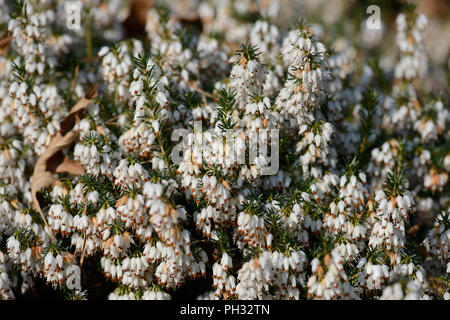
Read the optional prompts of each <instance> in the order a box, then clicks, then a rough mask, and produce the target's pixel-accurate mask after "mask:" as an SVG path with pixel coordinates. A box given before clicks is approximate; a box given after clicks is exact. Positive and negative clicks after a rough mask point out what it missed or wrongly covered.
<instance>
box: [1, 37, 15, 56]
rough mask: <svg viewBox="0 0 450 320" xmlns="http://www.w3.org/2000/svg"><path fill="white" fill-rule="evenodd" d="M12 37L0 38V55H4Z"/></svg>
mask: <svg viewBox="0 0 450 320" xmlns="http://www.w3.org/2000/svg"><path fill="white" fill-rule="evenodd" d="M12 38H13V37H12V36H7V37H3V38H1V39H0V55H2V56H6V54H7V53H8V50H9V47H10V45H11V40H12Z"/></svg>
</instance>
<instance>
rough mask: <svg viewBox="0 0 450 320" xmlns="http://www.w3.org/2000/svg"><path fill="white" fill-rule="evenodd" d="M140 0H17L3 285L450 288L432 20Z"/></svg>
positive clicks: (87, 292) (11, 23)
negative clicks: (369, 20)
mask: <svg viewBox="0 0 450 320" xmlns="http://www.w3.org/2000/svg"><path fill="white" fill-rule="evenodd" d="M130 2H131V1H125V0H114V1H107V0H89V1H82V2H79V4H80V6H81V7H82V9H83V10H81V12H80V13H81V14H82V17H81V18H82V19H81V20H80V22H81V29H79V30H68V29H67V27H66V20H65V19H66V17H65V16H64V14H63V11H64V4H65V1H62V0H23V1H11V2H10V1H3V0H0V6H2V11H1V12H0V299H14V298H15V297H19V298H22V297H25V298H26V297H27V295H28V294H29V292H30V289H31V288H33V287H34V286H35V285H36V283H37V281H39V283H40V284H39V286H41V284H42V283H44V284H45V285H46V286H48V288H49V290H54V291H55V292H57V293H58V294H64V295H65V298H68V299H86V298H87V299H89V298H98V297H99V296H97V295H100V296H101V298H108V299H117V300H147V299H148V300H163V299H171V298H173V297H178V295H179V292H181V290H183V291H182V292H188V294H189V296H190V297H191V298H197V299H291V300H298V299H352V300H360V299H391V300H392V299H395V300H400V299H447V300H448V299H450V291H449V289H448V288H449V283H450V282H449V281H450V276H449V275H450V260H449V259H450V255H449V245H450V217H449V213H450V211H449V205H450V198H449V196H448V195H449V192H448V187H449V179H448V176H449V173H450V149H449V138H450V136H449V135H450V131H449V130H448V128H449V124H450V113H449V103H450V100H449V99H450V96H449V95H448V92H446V90H445V88H447V87H448V79H447V78H448V66H447V67H444V66H442V64H439V63H436V62H435V61H434V60H433V59H432V56H430V55H429V53H428V49H429V48H428V47H427V45H426V41H425V39H426V37H427V31H428V29H427V26H428V25H429V24H428V23H427V21H428V19H427V18H426V17H425V15H423V14H422V13H418V12H415V11H414V10H412V9H411V8H410V7H407V8H406V9H405V10H404V12H399V13H398V14H397V15H396V17H397V18H396V25H397V29H396V31H395V30H392V32H389V30H388V29H386V28H384V29H383V30H382V31H380V30H377V31H374V32H375V33H376V34H375V33H373V34H371V30H370V29H368V28H365V27H363V28H362V29H361V30H359V31H358V30H357V29H358V28H356V29H355V28H354V27H353V25H350V24H347V23H345V22H342V21H340V22H339V21H337V20H335V21H334V22H333V23H331V24H325V25H322V24H310V23H308V22H306V20H300V21H297V22H295V23H294V25H293V26H292V25H288V24H286V23H285V22H284V21H281V20H284V19H278V18H279V17H281V16H282V15H283V14H284V13H283V12H282V11H283V10H282V7H281V5H280V1H279V0H273V1H259V0H258V1H256V0H255V1H253V0H252V1H250V0H249V1H232V0H226V1H215V0H207V1H163V0H158V1H149V2H151V5H149V8H145V10H144V8H141V9H142V12H141V13H142V16H140V19H137V18H136V17H134V16H133V12H134V10H129V8H128V7H127V6H128V5H129V3H130ZM286 2H288V3H291V4H293V3H294V2H295V1H289V0H288V1H286ZM302 2H304V3H305V4H306V5H305V10H306V11H305V12H310V13H311V15H312V18H313V19H311V20H312V21H324V20H328V21H329V19H331V18H330V17H329V16H328V15H327V14H326V13H325V12H321V13H318V12H314V10H313V7H314V6H313V5H312V2H316V3H318V2H317V1H302ZM336 2H340V1H338V0H337V1H336ZM77 3H78V2H77ZM186 3H188V5H187V4H186ZM320 3H321V2H320ZM3 8H5V9H4V10H3ZM353 11H354V12H363V10H355V9H354V10H353ZM128 14H130V15H131V16H129V17H127V15H128ZM335 14H336V16H339V14H340V13H339V12H335ZM296 18H297V17H296ZM306 18H309V17H306ZM134 19H136V21H134ZM138 20H139V21H138ZM126 21H128V22H129V21H133V22H136V23H135V24H136V25H135V27H136V28H138V29H139V28H140V29H139V30H135V29H133V28H132V29H129V28H128V27H127V26H129V23H128V22H126ZM358 21H361V20H360V19H358ZM289 22H294V21H289ZM132 24H133V23H132ZM133 25H134V24H133ZM138 25H141V26H140V27H138ZM386 25H388V24H386ZM348 32H352V34H351V35H349V34H346V33H348ZM353 33H355V34H353ZM134 34H136V35H137V37H136V38H135V37H133V36H134ZM381 34H383V35H385V36H386V44H384V38H383V41H381V40H380V37H381V36H380V35H381ZM352 38H353V39H361V38H363V39H364V41H362V42H361V43H356V42H355V41H352V40H353V39H352ZM393 43H396V46H395V45H393ZM385 47H389V48H396V50H397V51H396V52H390V51H388V50H384V49H385ZM379 48H380V49H381V50H378V49H379ZM395 53H396V54H395ZM449 61H450V59H449ZM442 88H443V89H442ZM185 290H186V291H185Z"/></svg>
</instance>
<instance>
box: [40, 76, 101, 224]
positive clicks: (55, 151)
mask: <svg viewBox="0 0 450 320" xmlns="http://www.w3.org/2000/svg"><path fill="white" fill-rule="evenodd" d="M97 88H98V84H97V83H95V84H94V85H93V86H92V87H91V88H90V89H89V90H88V91H87V92H86V95H85V97H83V98H82V99H81V100H79V101H78V102H77V103H76V104H75V105H74V106H73V107H72V110H70V112H69V114H68V115H67V117H66V118H65V119H64V120H63V121H62V122H61V130H60V132H58V133H57V134H56V136H54V137H53V138H52V140H51V141H50V144H49V145H48V147H47V149H46V150H45V151H44V152H43V153H42V154H41V156H40V157H39V159H38V161H37V162H36V164H35V166H34V171H33V176H32V178H31V193H32V200H33V207H34V209H36V210H37V211H38V212H39V214H40V215H41V218H42V219H43V220H44V223H45V225H46V227H47V229H48V225H47V221H46V219H45V216H44V213H43V212H42V209H41V205H40V203H39V201H38V199H37V193H38V192H39V191H40V190H41V189H44V188H48V187H50V186H52V185H53V184H54V183H55V182H56V179H55V177H54V176H53V174H55V173H63V172H65V173H69V174H72V175H80V174H83V173H84V168H83V167H82V166H81V165H80V164H79V163H78V162H77V161H75V160H72V159H68V158H66V157H65V156H64V154H63V152H62V150H63V149H64V148H65V147H66V146H68V145H69V144H70V143H72V141H74V140H75V138H76V137H77V136H78V132H77V131H73V127H74V126H75V124H76V122H78V121H79V120H80V119H81V117H82V114H83V111H84V109H85V108H86V107H87V106H88V105H89V104H90V103H91V102H92V100H91V99H92V98H93V97H95V96H96V94H97ZM48 230H49V229H48Z"/></svg>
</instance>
